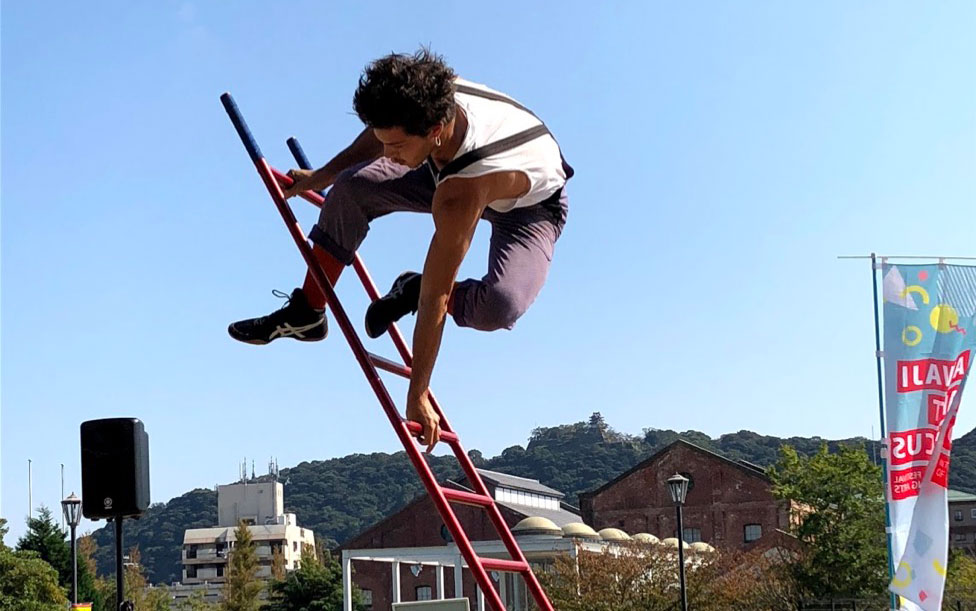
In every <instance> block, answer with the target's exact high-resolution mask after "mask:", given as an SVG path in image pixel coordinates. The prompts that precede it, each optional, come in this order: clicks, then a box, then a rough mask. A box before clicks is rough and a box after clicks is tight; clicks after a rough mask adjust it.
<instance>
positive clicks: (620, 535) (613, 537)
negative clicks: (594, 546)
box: [600, 528, 631, 541]
mask: <svg viewBox="0 0 976 611" xmlns="http://www.w3.org/2000/svg"><path fill="white" fill-rule="evenodd" d="M600 536H601V537H602V538H603V540H604V541H630V540H631V539H630V535H628V534H627V533H625V532H624V531H622V530H620V529H619V528H604V529H603V530H601V531H600Z"/></svg>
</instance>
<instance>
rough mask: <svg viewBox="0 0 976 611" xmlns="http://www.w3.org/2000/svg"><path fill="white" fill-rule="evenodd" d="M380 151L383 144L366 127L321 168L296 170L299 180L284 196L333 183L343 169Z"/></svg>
mask: <svg viewBox="0 0 976 611" xmlns="http://www.w3.org/2000/svg"><path fill="white" fill-rule="evenodd" d="M382 153H383V144H382V143H381V142H380V141H379V140H377V139H376V136H375V135H374V134H373V130H372V129H371V128H369V127H367V128H366V129H364V130H363V131H362V133H360V134H359V136H357V137H356V139H355V140H353V142H352V144H350V145H349V146H347V147H346V148H345V149H343V150H342V151H341V152H340V153H339V154H338V155H336V156H335V157H333V158H332V160H331V161H329V162H328V163H327V164H325V165H324V166H322V167H321V168H319V169H317V170H315V171H314V172H312V173H311V174H308V175H306V176H303V173H301V172H297V173H296V174H297V175H298V176H299V180H298V182H296V183H295V184H293V185H292V186H291V187H289V188H288V189H286V190H285V197H292V196H295V195H298V194H299V193H301V192H303V191H320V190H322V189H324V188H326V187H328V186H330V185H331V184H332V183H334V182H335V180H336V177H337V176H339V174H340V173H341V172H342V171H343V170H346V169H348V168H351V167H353V166H354V165H356V164H359V163H363V162H365V161H372V160H374V159H376V158H377V157H379V156H380V155H381V154H382Z"/></svg>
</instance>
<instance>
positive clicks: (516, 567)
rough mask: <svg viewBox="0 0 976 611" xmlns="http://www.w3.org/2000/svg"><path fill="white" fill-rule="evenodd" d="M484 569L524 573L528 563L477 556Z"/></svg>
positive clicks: (527, 568)
mask: <svg viewBox="0 0 976 611" xmlns="http://www.w3.org/2000/svg"><path fill="white" fill-rule="evenodd" d="M478 560H479V561H480V562H481V566H483V567H485V570H486V571H504V572H506V573H524V572H525V571H527V570H529V565H528V564H526V563H524V562H519V561H518V560H499V559H498V558H478Z"/></svg>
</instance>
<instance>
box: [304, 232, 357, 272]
mask: <svg viewBox="0 0 976 611" xmlns="http://www.w3.org/2000/svg"><path fill="white" fill-rule="evenodd" d="M308 239H309V240H311V241H312V243H314V244H315V245H316V246H318V247H320V248H322V249H323V250H324V251H325V252H327V253H329V254H330V255H332V257H333V258H335V260H336V261H338V262H340V263H342V264H343V265H352V262H353V260H355V258H356V253H355V252H351V251H349V250H347V249H345V248H343V247H342V246H341V245H339V243H338V242H336V241H335V240H334V239H333V238H332V236H330V235H329V234H327V233H326V232H325V231H323V230H322V228H321V227H319V226H318V225H315V226H313V227H312V231H310V232H309V234H308Z"/></svg>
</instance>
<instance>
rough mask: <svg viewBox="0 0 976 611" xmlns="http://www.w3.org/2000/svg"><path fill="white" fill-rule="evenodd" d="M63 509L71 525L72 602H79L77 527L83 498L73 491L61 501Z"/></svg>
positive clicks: (65, 517)
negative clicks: (76, 547) (76, 548)
mask: <svg viewBox="0 0 976 611" xmlns="http://www.w3.org/2000/svg"><path fill="white" fill-rule="evenodd" d="M61 511H62V512H63V513H64V519H65V520H66V521H67V522H68V526H70V527H71V579H72V582H71V602H72V604H75V605H77V604H78V552H77V551H76V550H75V528H77V527H78V524H79V523H80V522H81V499H79V498H78V497H77V496H75V493H74V492H72V493H71V496H69V497H68V498H66V499H64V500H63V501H61Z"/></svg>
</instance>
